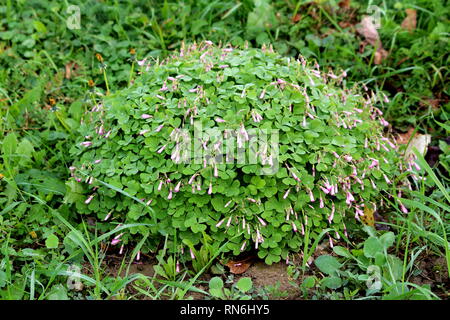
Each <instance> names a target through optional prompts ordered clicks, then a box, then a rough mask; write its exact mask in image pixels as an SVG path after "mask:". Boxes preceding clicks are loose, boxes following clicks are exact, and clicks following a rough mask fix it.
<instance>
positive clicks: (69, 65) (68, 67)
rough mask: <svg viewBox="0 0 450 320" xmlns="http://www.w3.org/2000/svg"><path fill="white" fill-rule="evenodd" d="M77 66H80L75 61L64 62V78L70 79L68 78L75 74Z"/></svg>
mask: <svg viewBox="0 0 450 320" xmlns="http://www.w3.org/2000/svg"><path fill="white" fill-rule="evenodd" d="M79 67H80V66H79V65H78V64H77V63H76V62H69V63H66V65H65V69H66V72H65V78H66V79H70V78H72V76H76V71H77V70H78V68H79ZM72 70H73V73H72Z"/></svg>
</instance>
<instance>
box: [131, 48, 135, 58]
mask: <svg viewBox="0 0 450 320" xmlns="http://www.w3.org/2000/svg"><path fill="white" fill-rule="evenodd" d="M130 54H131V55H133V56H134V55H135V54H136V50H135V49H134V48H131V49H130Z"/></svg>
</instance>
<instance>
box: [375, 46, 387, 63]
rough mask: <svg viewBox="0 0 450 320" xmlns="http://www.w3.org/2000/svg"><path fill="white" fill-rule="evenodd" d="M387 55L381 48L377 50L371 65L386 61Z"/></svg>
mask: <svg viewBox="0 0 450 320" xmlns="http://www.w3.org/2000/svg"><path fill="white" fill-rule="evenodd" d="M388 55H389V53H388V52H387V51H386V50H384V49H383V48H381V49H378V50H377V52H375V56H374V58H373V63H375V64H381V62H383V60H384V59H386V58H387V56H388Z"/></svg>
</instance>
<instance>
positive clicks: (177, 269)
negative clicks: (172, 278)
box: [175, 261, 180, 273]
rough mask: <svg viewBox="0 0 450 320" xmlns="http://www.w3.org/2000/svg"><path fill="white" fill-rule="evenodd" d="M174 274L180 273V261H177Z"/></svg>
mask: <svg viewBox="0 0 450 320" xmlns="http://www.w3.org/2000/svg"><path fill="white" fill-rule="evenodd" d="M175 272H176V273H179V272H180V261H177V266H176V269H175Z"/></svg>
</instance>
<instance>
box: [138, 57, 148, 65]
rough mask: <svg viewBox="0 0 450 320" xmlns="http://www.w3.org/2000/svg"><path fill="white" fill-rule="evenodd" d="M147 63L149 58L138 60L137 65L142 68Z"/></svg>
mask: <svg viewBox="0 0 450 320" xmlns="http://www.w3.org/2000/svg"><path fill="white" fill-rule="evenodd" d="M145 61H147V58H145V59H143V60H138V61H137V64H138V65H139V66H140V67H142V66H143V65H144V64H145Z"/></svg>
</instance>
